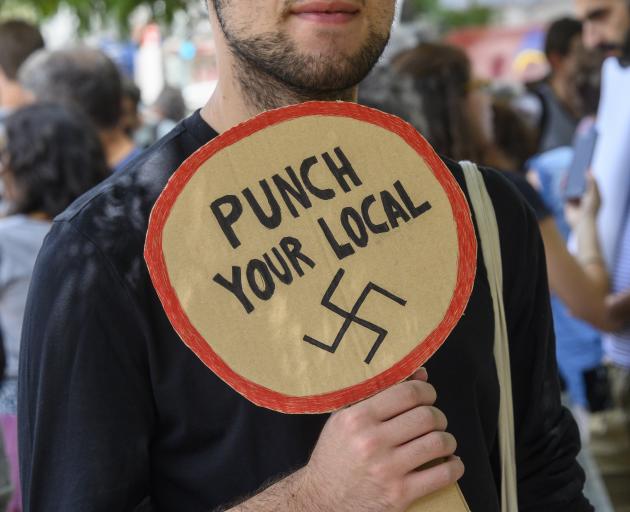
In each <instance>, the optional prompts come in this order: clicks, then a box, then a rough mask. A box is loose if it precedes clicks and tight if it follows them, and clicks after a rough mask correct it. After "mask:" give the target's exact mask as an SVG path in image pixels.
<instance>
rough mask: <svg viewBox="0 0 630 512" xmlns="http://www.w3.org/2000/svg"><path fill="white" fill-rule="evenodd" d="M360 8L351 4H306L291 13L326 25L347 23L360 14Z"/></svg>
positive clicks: (320, 2)
mask: <svg viewBox="0 0 630 512" xmlns="http://www.w3.org/2000/svg"><path fill="white" fill-rule="evenodd" d="M359 12H360V8H359V7H358V6H357V5H356V4H353V3H351V2H322V1H319V2H317V1H316V2H304V3H301V4H299V5H296V6H294V7H292V8H291V10H290V13H291V14H293V15H295V16H297V17H299V18H301V19H305V20H310V21H317V22H324V23H345V22H347V21H350V20H351V19H353V18H354V17H355V16H356V15H357V14H359Z"/></svg>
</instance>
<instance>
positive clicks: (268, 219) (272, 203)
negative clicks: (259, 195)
mask: <svg viewBox="0 0 630 512" xmlns="http://www.w3.org/2000/svg"><path fill="white" fill-rule="evenodd" d="M259 184H260V188H262V190H263V192H264V193H265V197H266V198H267V203H268V204H269V208H270V210H271V213H270V214H269V215H267V214H266V213H265V212H264V211H263V209H262V208H261V206H260V204H259V203H258V201H257V200H256V198H255V197H254V194H253V193H252V191H251V190H250V189H249V188H246V189H245V190H243V195H244V196H245V199H247V202H248V203H249V205H250V206H251V207H252V210H254V213H255V214H256V217H258V220H259V221H260V223H261V224H262V225H263V226H265V227H266V228H268V229H275V228H277V227H278V226H279V225H280V222H282V212H281V211H280V205H279V204H278V201H276V198H275V197H274V196H273V193H272V192H271V187H269V183H267V180H261V181H260V182H259Z"/></svg>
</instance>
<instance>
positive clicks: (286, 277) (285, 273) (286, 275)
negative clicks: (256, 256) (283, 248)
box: [263, 247, 293, 284]
mask: <svg viewBox="0 0 630 512" xmlns="http://www.w3.org/2000/svg"><path fill="white" fill-rule="evenodd" d="M271 252H272V253H273V255H274V256H275V257H276V260H278V263H280V266H281V267H282V272H280V270H279V269H278V268H276V266H275V264H274V263H273V262H272V261H271V258H270V257H269V255H268V254H267V253H265V254H263V258H264V260H265V263H266V264H267V266H268V267H269V269H270V270H271V271H272V272H273V273H274V275H275V276H276V277H277V278H278V279H280V281H281V282H283V283H284V284H291V283H292V282H293V274H292V273H291V269H290V268H289V264H288V263H287V262H286V260H285V259H284V258H283V257H282V255H281V254H280V251H279V250H278V249H277V248H276V247H274V248H273V249H271Z"/></svg>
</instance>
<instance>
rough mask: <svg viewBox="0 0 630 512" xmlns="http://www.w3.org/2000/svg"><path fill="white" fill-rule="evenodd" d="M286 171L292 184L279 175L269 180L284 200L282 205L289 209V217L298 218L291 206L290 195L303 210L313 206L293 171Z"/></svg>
mask: <svg viewBox="0 0 630 512" xmlns="http://www.w3.org/2000/svg"><path fill="white" fill-rule="evenodd" d="M286 171H287V175H288V176H289V178H291V182H292V183H288V182H287V181H286V180H285V179H284V178H282V177H281V176H280V175H279V174H274V175H273V177H272V178H271V179H272V180H273V183H274V185H275V186H276V187H277V189H278V192H280V195H281V196H282V199H283V200H284V204H286V205H287V208H288V209H289V212H291V215H293V216H294V217H299V216H300V214H299V213H298V211H297V209H296V208H295V206H294V205H293V201H292V200H291V198H290V197H289V196H290V195H291V196H293V197H294V198H295V199H296V200H297V202H298V203H300V204H301V205H302V206H303V207H304V209H308V208H310V207H311V206H313V205H312V203H311V200H310V199H309V197H308V194H307V193H306V190H304V187H303V186H302V184H301V183H300V180H299V179H298V177H297V176H296V175H295V171H294V170H293V169H292V168H291V167H287V168H286Z"/></svg>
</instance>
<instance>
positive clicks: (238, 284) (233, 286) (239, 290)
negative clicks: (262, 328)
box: [212, 267, 254, 314]
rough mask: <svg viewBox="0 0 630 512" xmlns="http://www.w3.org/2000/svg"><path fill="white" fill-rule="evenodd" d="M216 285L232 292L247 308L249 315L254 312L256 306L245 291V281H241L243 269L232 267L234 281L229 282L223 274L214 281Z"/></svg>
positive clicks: (215, 277) (218, 275)
mask: <svg viewBox="0 0 630 512" xmlns="http://www.w3.org/2000/svg"><path fill="white" fill-rule="evenodd" d="M212 280H213V281H214V282H215V283H217V284H220V285H221V286H223V288H225V289H226V290H228V291H230V292H232V293H233V294H234V296H235V297H236V298H237V299H238V301H239V302H240V303H241V304H242V306H243V307H244V308H245V312H246V313H247V314H249V313H251V312H252V311H254V306H253V305H252V303H251V302H250V301H249V299H248V298H247V296H246V295H245V292H244V291H243V281H242V280H241V267H232V281H231V282H230V281H228V280H227V279H226V278H225V277H223V276H222V275H221V274H217V275H216V276H214V278H213V279H212Z"/></svg>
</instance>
